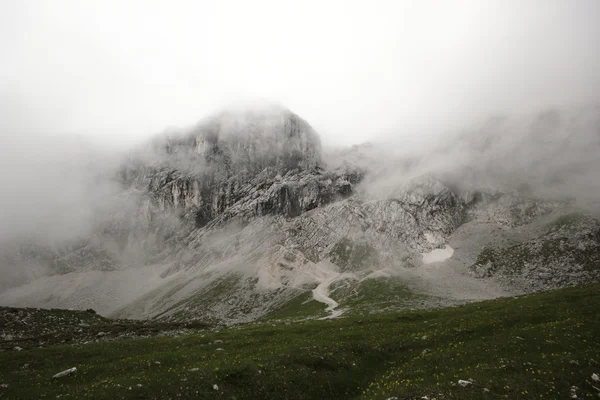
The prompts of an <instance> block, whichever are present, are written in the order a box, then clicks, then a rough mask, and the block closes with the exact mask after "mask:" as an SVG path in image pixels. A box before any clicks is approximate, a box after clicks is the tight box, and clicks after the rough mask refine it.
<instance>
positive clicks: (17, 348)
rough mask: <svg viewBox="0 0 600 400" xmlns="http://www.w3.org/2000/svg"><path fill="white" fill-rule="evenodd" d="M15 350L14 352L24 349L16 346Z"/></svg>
mask: <svg viewBox="0 0 600 400" xmlns="http://www.w3.org/2000/svg"><path fill="white" fill-rule="evenodd" d="M13 350H14V351H21V350H23V348H22V347H19V346H15V347H13Z"/></svg>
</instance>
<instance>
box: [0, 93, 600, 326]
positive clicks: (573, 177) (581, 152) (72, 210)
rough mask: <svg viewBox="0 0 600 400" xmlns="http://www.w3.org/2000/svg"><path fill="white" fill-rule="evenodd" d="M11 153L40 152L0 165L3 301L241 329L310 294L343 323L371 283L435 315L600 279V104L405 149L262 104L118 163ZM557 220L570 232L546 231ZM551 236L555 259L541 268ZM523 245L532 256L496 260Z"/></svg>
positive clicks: (496, 120)
mask: <svg viewBox="0 0 600 400" xmlns="http://www.w3.org/2000/svg"><path fill="white" fill-rule="evenodd" d="M11 145H12V146H13V148H14V149H19V150H23V151H31V152H35V151H41V150H42V149H43V150H44V151H43V152H41V153H40V155H39V157H37V158H36V159H35V161H34V162H29V161H28V160H25V159H22V158H19V157H15V158H13V159H10V160H9V162H10V163H11V166H12V167H13V168H11V169H9V168H3V174H6V176H7V179H8V178H10V179H12V180H13V186H12V187H13V188H14V189H15V190H14V192H13V195H9V196H5V197H4V198H3V200H2V209H3V210H4V213H3V227H9V228H8V229H3V230H2V246H1V249H2V250H1V254H2V272H3V274H2V285H1V287H2V292H1V293H0V303H2V304H5V305H27V306H36V307H66V308H69V307H74V308H88V307H92V308H94V309H97V310H98V311H100V312H101V313H103V314H106V315H121V316H127V317H134V318H141V317H161V318H175V319H180V318H209V319H216V320H219V321H226V322H240V321H250V320H253V319H256V318H259V317H261V316H262V315H266V314H268V313H270V312H273V311H275V310H277V309H279V308H281V307H284V306H285V304H287V303H288V302H289V301H292V300H293V299H295V298H297V297H298V296H304V295H305V294H307V293H311V294H312V296H313V297H314V299H315V301H320V302H323V303H324V304H325V305H326V306H327V307H328V310H330V312H331V315H332V316H335V315H338V314H339V313H342V312H345V311H348V310H349V308H348V307H347V306H346V307H344V304H345V302H347V301H349V300H348V299H350V298H352V296H350V297H348V296H349V294H344V293H345V292H344V290H342V288H344V287H347V288H352V287H353V288H354V289H353V290H360V287H361V285H363V282H365V280H367V281H368V280H371V279H375V280H377V279H384V280H385V279H387V280H389V281H390V282H395V284H401V285H405V286H407V287H409V288H410V290H412V291H414V292H415V293H422V294H426V296H427V297H426V300H423V301H422V302H420V303H418V304H412V303H411V305H410V306H411V307H415V306H418V307H430V306H436V305H443V304H455V303H461V302H464V301H469V300H474V299H482V298H491V297H496V296H504V295H508V294H512V293H522V292H527V291H532V290H534V291H535V290H540V289H544V288H552V287H561V286H564V285H570V284H575V283H578V282H585V281H589V280H594V279H597V278H598V270H597V269H596V266H595V265H596V264H594V263H595V261H593V260H594V255H593V254H595V253H594V250H593V249H595V248H596V247H597V246H599V245H600V241H599V240H598V237H597V236H595V235H597V234H598V232H600V230H597V229H598V227H599V226H600V223H599V222H598V221H597V220H596V219H595V218H594V217H593V215H595V213H596V212H597V206H598V203H597V199H598V190H599V189H600V188H599V187H598V184H597V180H596V179H595V177H594V175H595V171H597V170H598V167H599V165H598V164H599V162H600V161H599V160H598V157H596V156H595V154H596V153H597V150H598V148H599V147H600V108H598V107H597V106H586V107H580V108H572V109H561V110H558V109H550V110H542V111H540V112H538V113H534V114H532V115H525V116H517V117H511V116H506V117H493V118H490V119H488V120H485V121H484V123H482V124H478V125H476V126H474V127H470V128H469V127H468V128H466V129H464V130H462V131H459V132H456V133H452V134H448V135H446V136H444V137H438V138H437V139H436V140H435V142H431V143H430V142H424V143H421V144H415V143H413V144H412V145H408V144H406V145H403V143H401V142H387V143H378V142H371V143H366V144H362V145H355V146H352V147H346V148H337V149H332V148H326V149H322V145H321V141H320V138H319V135H318V133H317V132H316V131H315V130H314V129H313V128H312V127H311V126H310V125H309V123H308V122H307V121H305V120H303V119H302V118H301V117H300V116H298V115H296V114H294V113H293V112H291V111H290V110H287V109H285V108H284V107H282V106H278V105H268V104H264V103H263V104H261V105H260V106H255V107H251V108H239V107H238V108H234V109H231V110H224V111H222V112H219V113H216V114H214V115H211V116H208V117H206V118H204V119H202V120H201V121H200V122H198V123H197V124H196V125H193V126H191V127H189V128H185V129H180V130H176V129H172V130H170V131H168V132H166V133H164V134H161V135H158V136H156V137H155V138H154V139H152V140H150V141H148V142H146V143H144V144H141V145H138V146H134V147H132V148H131V149H130V150H129V151H128V152H124V153H121V154H116V153H113V154H109V153H102V152H97V151H95V150H94V149H93V148H90V147H86V146H85V145H84V144H83V143H81V142H78V141H76V140H67V141H66V142H61V141H52V140H51V141H45V142H44V141H40V142H38V143H36V146H39V147H36V146H34V147H33V148H30V147H27V146H24V147H20V146H23V143H18V142H13V143H11ZM84 149H87V150H86V151H84ZM15 154H17V153H16V152H15ZM59 154H60V157H59V156H58V155H59ZM4 162H6V159H5V160H4ZM16 165H22V167H20V168H15V166H16ZM15 170H16V171H20V172H19V174H17V175H15V174H14V173H13V171H15ZM15 176H16V177H19V179H16V178H15ZM34 181H35V182H39V183H38V184H37V185H31V182H34ZM41 198H43V199H44V201H42V202H40V201H39V199H41ZM34 205H35V206H34ZM574 213H575V214H574ZM590 213H591V214H590ZM571 216H572V217H571ZM561 218H563V219H564V218H574V219H573V221H574V222H573V223H572V224H574V225H572V224H571V223H569V224H568V225H565V227H563V228H560V229H558V230H552V229H551V228H545V227H546V226H555V225H552V224H553V223H554V222H553V221H554V220H557V221H560V220H561ZM569 221H570V219H569ZM548 224H550V225H548ZM560 226H561V227H562V226H563V225H560ZM573 227H575V228H576V231H572V230H569V229H573ZM547 229H551V230H550V232H552V233H546V230H547ZM574 232H577V233H576V234H575V233H574ZM547 235H551V236H547ZM586 235H587V236H586ZM549 240H559V241H561V243H563V245H561V246H563V247H562V249H563V250H564V251H563V252H561V253H556V254H555V253H552V254H550V255H548V254H544V255H541V254H538V255H536V254H537V253H535V250H534V249H535V248H536V246H545V244H544V243H546V242H548V241H549ZM572 241H575V242H573V244H572V245H570V244H568V243H571V242H572ZM583 243H587V244H583ZM515 244H519V245H520V246H524V248H528V249H529V250H527V254H529V255H530V257H532V258H531V259H527V260H516V261H514V262H515V263H516V264H514V265H513V264H511V265H510V266H509V267H506V266H503V265H504V264H502V263H501V262H500V261H495V262H492V261H490V260H488V258H489V257H488V258H486V255H489V254H500V252H502V251H504V250H503V249H505V248H506V246H514V245H515ZM490 245H491V246H494V247H492V248H488V247H486V246H490ZM573 259H575V260H579V261H577V262H575V263H573V261H572V260H573ZM569 260H571V261H569ZM504 261H506V260H504ZM504 261H503V262H504ZM538 264H539V266H537V265H538ZM532 265H535V266H536V267H535V268H534V271H535V273H534V274H535V276H534V275H532V273H533V272H530V271H529V268H533V267H532ZM432 266H436V267H435V268H433V267H432ZM506 274H509V275H506ZM538 274H539V276H538ZM507 276H510V279H508V278H507ZM507 279H508V280H507ZM216 288H220V289H219V292H218V294H216V293H215V290H216ZM396 306H397V307H401V305H396ZM406 306H407V305H406V304H405V305H404V306H402V307H406ZM394 307H395V306H394Z"/></svg>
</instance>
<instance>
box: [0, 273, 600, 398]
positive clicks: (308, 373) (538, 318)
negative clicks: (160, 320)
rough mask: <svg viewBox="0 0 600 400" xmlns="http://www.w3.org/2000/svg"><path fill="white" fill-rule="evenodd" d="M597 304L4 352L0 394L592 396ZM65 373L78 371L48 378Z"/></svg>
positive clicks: (588, 293) (579, 292) (568, 299)
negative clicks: (464, 382) (465, 384)
mask: <svg viewBox="0 0 600 400" xmlns="http://www.w3.org/2000/svg"><path fill="white" fill-rule="evenodd" d="M599 306H600V284H593V285H588V286H583V287H576V288H569V289H562V290H558V291H553V292H545V293H540V294H535V295H528V296H521V297H517V298H505V299H499V300H494V301H487V302H482V303H472V304H469V305H465V306H460V307H454V308H446V309H437V310H429V311H412V312H398V313H388V314H377V315H372V316H360V317H350V318H342V319H338V320H326V321H308V322H300V323H295V324H290V325H286V324H276V325H275V326H273V323H272V322H269V323H263V324H251V325H244V326H238V327H232V328H228V329H224V330H221V331H213V332H205V333H199V334H194V335H189V336H185V337H178V338H168V337H158V338H151V339H128V340H119V341H112V342H100V343H91V344H87V345H71V346H65V345H60V346H53V347H49V348H42V349H32V350H25V351H21V352H12V351H11V352H0V384H4V385H8V386H6V387H0V398H6V399H29V398H56V397H57V396H61V397H60V398H62V399H65V398H72V399H82V398H99V399H102V398H107V399H121V398H125V399H168V398H173V399H175V398H221V399H253V398H260V399H266V398H277V399H323V398H335V399H339V398H343V399H352V398H356V399H371V398H374V399H388V398H390V397H397V398H398V399H414V398H421V397H422V396H425V395H427V396H429V397H430V398H432V397H436V398H437V399H532V398H569V396H570V393H571V387H572V386H577V388H578V389H577V395H578V397H579V398H597V393H598V392H597V391H596V389H594V388H593V386H592V385H593V384H594V382H592V380H591V375H592V373H600V341H598V333H599V332H600V320H599V319H598V318H597V310H598V307H599ZM219 349H221V350H219ZM70 367H77V368H78V370H79V373H78V374H77V375H76V376H73V377H65V378H60V379H56V380H52V379H51V377H52V375H54V374H55V373H57V372H59V371H62V370H64V369H67V368H70ZM459 379H463V380H469V379H472V382H473V383H472V384H471V385H470V386H469V387H460V386H459V385H458V380H459ZM138 385H139V386H138ZM213 385H216V386H213ZM596 386H598V385H597V384H596ZM484 389H487V390H488V391H487V392H486V391H484Z"/></svg>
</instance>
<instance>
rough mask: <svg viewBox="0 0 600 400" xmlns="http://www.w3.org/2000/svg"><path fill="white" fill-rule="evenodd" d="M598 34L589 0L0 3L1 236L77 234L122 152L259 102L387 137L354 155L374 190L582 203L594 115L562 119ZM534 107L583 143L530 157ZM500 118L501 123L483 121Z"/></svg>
mask: <svg viewBox="0 0 600 400" xmlns="http://www.w3.org/2000/svg"><path fill="white" fill-rule="evenodd" d="M599 40H600V2H598V1H596V0H578V1H568V0H564V1H558V0H530V1H526V2H523V1H506V0H504V1H482V0H460V1H453V2H448V1H432V0H425V1H418V2H417V1H397V0H390V1H383V0H382V1H348V0H344V1H342V0H331V1H325V2H323V1H312V0H309V1H303V2H294V3H292V2H285V1H276V0H258V1H252V2H247V1H233V0H225V1H217V2H214V1H213V2H205V1H201V2H198V1H169V2H164V1H160V2H159V1H156V2H155V1H125V2H123V1H110V0H106V1H102V2H99V1H98V2H81V1H77V0H72V1H67V0H61V1H50V0H48V1H45V0H4V1H2V2H1V3H0V55H1V58H2V62H0V181H1V182H2V184H3V185H2V187H3V189H2V196H1V198H0V227H1V228H0V243H7V242H11V241H12V240H21V239H24V238H28V239H35V240H38V241H40V240H41V241H44V242H45V243H46V244H47V243H50V242H61V241H69V240H73V239H74V238H77V237H80V236H82V235H86V234H89V232H90V229H91V226H92V224H93V221H94V218H95V216H97V215H98V213H99V212H100V211H99V210H104V211H106V210H107V209H110V207H111V205H113V204H114V201H115V200H114V197H115V196H116V194H118V193H120V190H121V189H122V188H121V186H120V184H119V182H118V181H117V180H116V179H115V174H116V171H117V169H118V166H119V162H120V160H122V159H123V158H122V157H123V155H124V154H126V153H127V152H128V151H129V150H130V149H133V148H140V146H142V147H143V146H144V143H146V144H147V143H150V141H151V140H152V138H154V137H156V135H157V134H159V133H161V132H165V131H168V132H173V131H177V130H178V129H184V130H185V129H187V128H188V127H191V126H193V125H194V124H195V123H196V122H197V121H199V120H201V119H202V118H204V117H206V116H207V115H210V114H211V113H214V112H216V111H218V110H221V109H223V108H229V107H231V106H232V105H234V108H244V107H246V106H248V105H254V104H256V103H257V102H258V103H261V104H262V103H263V102H267V103H269V102H274V103H276V104H281V105H284V106H285V107H288V108H290V109H291V110H292V111H293V112H295V113H296V114H298V115H299V116H301V117H302V118H303V119H305V120H306V121H308V122H309V123H310V124H311V125H312V126H313V127H314V128H315V130H316V131H317V132H318V133H319V134H320V135H321V141H322V142H323V144H324V146H325V147H327V148H336V147H340V146H350V145H355V144H360V143H363V142H365V141H374V142H382V143H386V144H387V145H386V146H379V147H377V146H376V147H375V149H374V150H372V151H371V152H370V153H369V152H367V156H366V158H365V160H363V162H367V163H370V164H371V166H372V165H373V164H375V161H377V162H380V167H381V170H380V171H379V172H380V173H381V176H380V178H381V179H380V180H379V181H377V185H372V186H369V187H368V188H367V190H370V191H373V192H375V191H382V192H385V190H388V189H390V188H392V187H394V186H397V184H398V181H399V179H397V178H398V177H399V175H398V174H396V175H394V174H393V172H394V171H396V172H397V171H404V172H406V171H409V172H410V173H408V174H406V175H403V176H402V177H401V178H402V179H401V180H405V179H406V178H407V177H408V176H411V175H418V174H422V173H437V174H444V175H445V176H446V177H447V178H448V179H451V180H454V181H456V180H459V178H458V177H460V176H462V175H460V174H463V173H464V174H467V173H469V172H472V171H471V167H472V166H473V165H480V166H482V171H484V172H482V173H481V174H480V175H477V174H471V178H472V180H473V182H478V183H482V182H483V183H485V184H490V181H493V182H494V183H495V184H498V183H507V182H508V183H510V184H512V185H513V187H516V186H518V185H519V184H521V183H522V182H521V181H524V182H526V183H532V182H533V183H535V184H532V185H533V186H534V189H535V190H536V193H544V194H547V193H548V192H549V191H548V190H545V191H541V189H547V188H548V185H546V183H548V182H554V185H553V186H552V187H553V188H554V189H555V190H559V189H557V188H558V187H560V190H559V191H564V190H568V191H570V193H571V194H573V193H574V194H576V195H578V194H581V193H583V191H585V194H586V195H587V197H591V198H596V199H597V195H598V194H599V193H600V188H599V187H598V183H597V179H595V176H593V175H594V174H593V171H595V170H598V169H597V168H599V167H600V166H599V165H597V164H598V163H597V160H596V158H597V157H596V156H595V154H596V153H595V149H597V147H590V146H589V144H594V145H596V138H597V132H598V129H599V128H598V126H600V125H598V124H599V123H598V122H597V121H600V119H598V114H597V113H595V112H590V113H588V114H586V115H591V117H589V118H591V120H590V121H591V122H589V123H576V124H573V123H571V122H569V121H571V119H572V118H574V117H572V116H573V115H578V114H577V112H575V111H572V110H579V109H582V108H585V107H588V105H590V104H596V105H597V104H599V103H598V102H599V101H600V97H599V96H600V95H599V93H600V91H599V89H600V43H599ZM547 110H558V111H557V113H558V114H559V118H558V122H557V125H556V126H557V128H556V129H555V130H554V131H553V132H554V136H553V137H555V139H557V140H559V139H560V140H565V139H566V138H569V137H570V136H572V134H573V132H576V133H581V132H583V136H581V135H579V136H578V137H583V138H587V139H585V140H583V141H580V142H577V141H576V142H574V143H572V145H570V146H567V147H563V149H567V150H568V151H567V152H565V154H563V156H562V157H558V158H556V157H553V156H552V155H553V154H555V153H556V151H557V148H556V147H552V146H550V147H551V148H550V147H549V148H548V149H546V150H547V151H545V152H542V150H540V154H537V153H536V152H533V153H532V154H534V156H533V157H530V154H529V153H528V152H529V151H530V150H533V149H537V147H536V145H535V141H532V140H531V137H532V136H531V135H532V132H533V131H535V129H536V128H535V126H534V125H535V124H534V125H532V124H533V122H532V121H534V122H535V119H536V118H537V116H538V115H540V114H539V113H540V112H547ZM562 110H567V111H565V112H563V111H562ZM498 115H501V116H508V117H507V118H508V120H509V121H511V122H509V123H507V124H505V125H503V124H499V125H494V126H492V127H490V126H489V125H485V124H486V123H487V122H486V121H488V118H489V117H490V116H498ZM528 115H531V116H533V117H523V116H528ZM542 115H544V114H542ZM528 118H530V119H531V120H530V119H528ZM586 118H588V117H586ZM589 118H588V119H589ZM492 121H493V120H492ZM518 121H524V122H523V123H521V122H518ZM532 126H534V128H532ZM552 129H554V128H552ZM552 129H551V130H552ZM534 133H535V132H534ZM461 135H462V136H461ZM495 136H497V137H502V138H504V139H502V140H500V143H501V144H502V146H501V147H500V148H498V149H492V150H489V149H487V148H485V145H484V144H482V143H484V142H485V141H486V140H487V139H486V138H489V137H495ZM542 136H543V135H542ZM465 138H466V139H465ZM478 138H479V139H480V140H479V139H478ZM507 138H508V139H507ZM510 138H514V140H513V139H510ZM519 138H523V140H520V139H519ZM525 138H526V139H525ZM534 138H535V135H534ZM478 140H479V141H478ZM485 143H487V142H485ZM556 143H560V141H559V142H556ZM599 143H600V142H599ZM522 144H523V145H524V146H525V144H526V146H525V147H523V148H522V149H521V153H518V154H517V153H515V152H514V149H518V148H519V146H521V145H522ZM478 146H479V147H478ZM482 146H483V147H482ZM384 149H385V151H384ZM484 153H485V155H486V157H487V158H486V159H485V162H483V163H481V159H480V158H478V157H479V156H481V155H482V154H484ZM542 153H543V154H542ZM511 154H512V155H513V156H514V157H515V158H514V160H516V162H512V163H510V165H511V166H512V167H513V168H504V166H505V165H506V163H505V162H503V161H499V160H501V159H502V157H510V156H511ZM399 155H402V156H403V157H404V158H403V159H402V160H401V161H394V160H396V158H397V157H398V156H399ZM384 156H385V157H384ZM580 156H581V157H580ZM369 157H370V158H369ZM382 158H386V162H383V161H382ZM387 159H389V160H391V161H389V162H388V161H387ZM423 160H427V161H423ZM514 160H513V161H514ZM549 160H553V164H552V165H551V168H546V167H544V166H540V165H547V163H548V162H549ZM184 161H185V160H184ZM329 161H330V162H331V163H332V164H335V162H336V161H335V160H334V159H333V158H330V159H329ZM574 161H577V162H575V163H574ZM406 163H408V164H410V165H411V168H410V169H409V170H407V169H406V168H407V167H406V165H408V164H406ZM536 163H537V164H536ZM544 163H546V164H544ZM399 165H401V166H402V168H400V169H398V168H399V167H398V166H399ZM536 165H537V166H536ZM196 167H197V166H196ZM569 168H570V169H569ZM563 170H569V171H571V172H572V174H562V175H561V174H560V173H559V172H560V171H563ZM390 171H391V172H390ZM522 171H528V173H527V174H522V173H521V172H522ZM386 174H388V175H389V174H392V176H391V177H390V176H386ZM549 174H550V175H552V176H554V177H555V178H556V179H555V180H552V179H551V178H549V177H548V176H549ZM558 175H560V176H558ZM574 176H576V177H577V179H575V180H573V179H571V178H572V177H574ZM515 177H518V178H519V179H513V178H515ZM548 179H550V180H548ZM557 182H559V183H560V185H558V184H556V183H557ZM567 184H568V185H567ZM561 185H562V186H561ZM565 185H567V186H565ZM573 185H575V186H573ZM584 189H585V190H584ZM390 190H391V189H390ZM561 193H562V192H561ZM135 201H137V199H136V200H135ZM119 204H121V203H119ZM121 205H122V204H121Z"/></svg>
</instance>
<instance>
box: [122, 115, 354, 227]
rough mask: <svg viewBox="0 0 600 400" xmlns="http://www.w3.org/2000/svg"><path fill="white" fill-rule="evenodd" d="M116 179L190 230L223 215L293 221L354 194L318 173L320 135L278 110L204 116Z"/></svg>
mask: <svg viewBox="0 0 600 400" xmlns="http://www.w3.org/2000/svg"><path fill="white" fill-rule="evenodd" d="M122 177H123V180H124V182H125V183H126V184H128V185H132V186H133V187H135V188H137V189H138V190H141V191H145V192H148V193H150V195H151V196H152V197H153V198H154V200H155V202H156V204H157V206H158V207H159V208H160V209H163V210H165V209H177V210H180V211H181V212H182V213H183V214H184V215H185V217H186V218H187V219H188V220H189V221H193V223H194V224H195V226H196V227H202V226H204V225H206V224H208V223H209V222H210V221H212V220H213V219H215V218H217V217H221V220H222V219H224V218H225V219H226V217H224V216H222V215H223V214H224V213H227V214H228V215H229V216H230V217H231V216H232V215H239V216H241V217H243V218H246V219H247V218H250V217H252V216H256V215H265V214H283V215H286V216H290V217H292V216H297V215H299V214H301V213H302V212H304V211H308V210H310V209H312V208H315V207H317V206H319V205H322V204H325V203H327V202H330V201H332V200H333V199H334V198H335V197H336V196H337V194H338V193H339V194H340V195H344V194H350V192H351V190H352V189H351V184H350V183H349V182H347V181H346V179H345V178H344V177H343V176H340V175H336V174H332V173H324V172H323V167H322V165H321V144H320V140H319V137H318V135H317V134H316V132H315V131H314V130H313V129H312V128H311V127H310V125H308V123H306V122H305V121H304V120H302V119H301V118H300V117H298V116H297V115H295V114H293V113H291V112H290V111H287V110H283V109H274V110H267V111H262V112H256V111H253V112H238V113H232V112H224V113H221V114H218V115H215V116H213V117H210V118H208V119H206V120H204V121H202V122H200V123H199V124H198V125H197V126H196V127H194V128H193V129H191V130H190V131H189V132H187V133H184V134H180V135H176V136H173V137H166V138H163V139H162V140H158V141H157V142H155V143H154V149H153V153H152V154H142V155H138V156H137V158H135V157H134V159H133V160H132V161H131V162H130V163H129V164H127V165H125V166H124V168H123V171H122Z"/></svg>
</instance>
